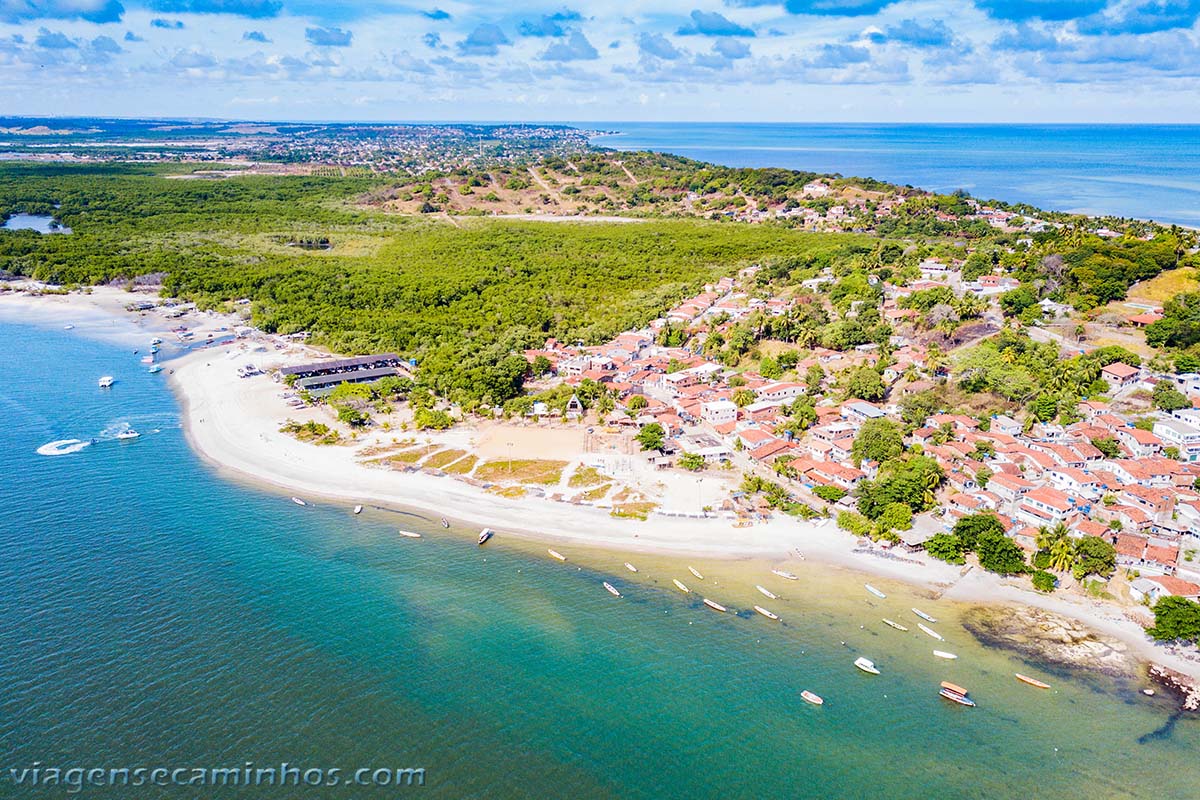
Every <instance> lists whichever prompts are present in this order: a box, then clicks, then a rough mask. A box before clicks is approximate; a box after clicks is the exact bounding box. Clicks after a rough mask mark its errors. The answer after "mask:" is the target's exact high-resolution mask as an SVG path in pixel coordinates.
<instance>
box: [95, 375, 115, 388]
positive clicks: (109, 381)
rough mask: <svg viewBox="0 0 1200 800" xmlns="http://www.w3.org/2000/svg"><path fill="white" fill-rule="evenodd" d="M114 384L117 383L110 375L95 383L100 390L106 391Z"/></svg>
mask: <svg viewBox="0 0 1200 800" xmlns="http://www.w3.org/2000/svg"><path fill="white" fill-rule="evenodd" d="M116 382H117V379H116V378H114V377H113V376H112V375H105V376H103V377H102V378H100V380H98V381H96V383H97V384H98V385H99V386H100V388H101V389H107V388H109V387H110V386H112V385H113V384H114V383H116Z"/></svg>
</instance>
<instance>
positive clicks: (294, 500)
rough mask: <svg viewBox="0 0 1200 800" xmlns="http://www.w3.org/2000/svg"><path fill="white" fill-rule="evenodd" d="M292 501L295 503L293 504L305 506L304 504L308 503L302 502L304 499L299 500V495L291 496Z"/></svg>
mask: <svg viewBox="0 0 1200 800" xmlns="http://www.w3.org/2000/svg"><path fill="white" fill-rule="evenodd" d="M292 502H293V503H295V504H296V505H298V506H306V505H308V503H306V502H304V501H303V500H301V499H300V498H299V497H293V498H292Z"/></svg>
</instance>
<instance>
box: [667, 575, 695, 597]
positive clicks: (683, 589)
mask: <svg viewBox="0 0 1200 800" xmlns="http://www.w3.org/2000/svg"><path fill="white" fill-rule="evenodd" d="M671 583H673V584H675V588H676V589H678V590H679V591H681V592H683V593H684V594H687V593H688V592H690V591H691V589H689V588H688V587H687V585H686V584H684V583H683V582H681V581H677V580H675V579H674V578H672V579H671Z"/></svg>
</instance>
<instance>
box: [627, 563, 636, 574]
mask: <svg viewBox="0 0 1200 800" xmlns="http://www.w3.org/2000/svg"><path fill="white" fill-rule="evenodd" d="M625 569H627V570H629V571H630V572H637V567H635V566H634V565H633V564H630V563H629V562H628V561H626V562H625Z"/></svg>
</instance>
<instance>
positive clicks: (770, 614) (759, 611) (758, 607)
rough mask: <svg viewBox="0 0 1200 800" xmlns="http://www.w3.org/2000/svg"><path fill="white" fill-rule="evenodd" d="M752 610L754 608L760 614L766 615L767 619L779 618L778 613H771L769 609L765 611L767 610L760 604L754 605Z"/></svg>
mask: <svg viewBox="0 0 1200 800" xmlns="http://www.w3.org/2000/svg"><path fill="white" fill-rule="evenodd" d="M754 610H755V611H757V612H758V613H760V614H762V615H763V616H764V617H766V618H767V619H774V620H778V619H779V615H778V614H773V613H771V612H770V611H767V610H766V609H765V608H763V607H762V606H755V607H754Z"/></svg>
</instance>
